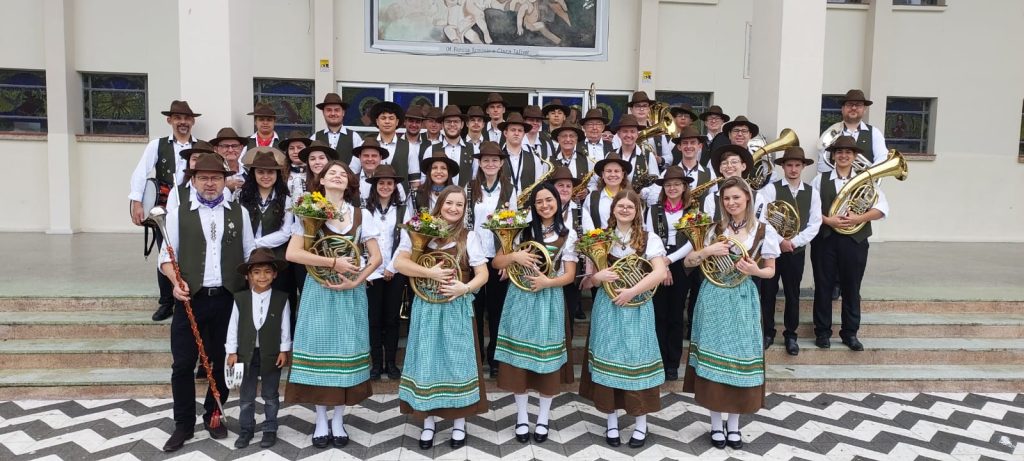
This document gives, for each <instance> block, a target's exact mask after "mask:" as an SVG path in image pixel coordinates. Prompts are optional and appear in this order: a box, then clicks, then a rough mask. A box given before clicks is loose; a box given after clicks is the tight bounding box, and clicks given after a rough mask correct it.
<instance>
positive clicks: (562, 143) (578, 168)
mask: <svg viewBox="0 0 1024 461" xmlns="http://www.w3.org/2000/svg"><path fill="white" fill-rule="evenodd" d="M551 136H553V137H554V138H555V142H557V143H558V151H557V152H556V153H555V154H554V155H552V156H551V159H550V160H551V163H552V164H554V165H555V166H556V167H557V166H563V167H566V168H568V169H569V171H571V172H572V174H573V175H574V176H575V177H577V178H580V179H581V180H582V178H583V176H585V175H586V174H587V173H588V172H590V171H592V170H593V169H594V163H596V162H595V161H593V160H592V159H591V158H590V157H589V156H588V155H587V153H586V152H584V151H582V150H581V149H582V145H581V144H580V142H579V140H580V139H581V138H583V130H581V129H580V127H578V126H576V125H575V124H568V123H567V124H565V125H562V126H560V127H558V128H556V129H555V130H554V131H552V132H551ZM588 182H589V184H587V186H588V187H591V186H592V187H597V178H596V177H594V176H591V178H590V181H588ZM585 197H586V191H583V192H581V195H580V196H579V197H576V199H577V200H583V199H584V198H585Z"/></svg>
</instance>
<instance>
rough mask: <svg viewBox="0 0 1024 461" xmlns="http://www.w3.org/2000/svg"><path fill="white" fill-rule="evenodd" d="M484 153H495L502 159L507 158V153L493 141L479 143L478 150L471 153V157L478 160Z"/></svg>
mask: <svg viewBox="0 0 1024 461" xmlns="http://www.w3.org/2000/svg"><path fill="white" fill-rule="evenodd" d="M485 155H495V156H498V157H501V158H502V160H504V159H507V158H508V154H506V153H505V151H503V150H501V146H499V145H498V143H496V142H494V141H484V142H482V143H480V152H479V153H476V154H473V158H475V159H477V160H480V158H481V157H483V156H485Z"/></svg>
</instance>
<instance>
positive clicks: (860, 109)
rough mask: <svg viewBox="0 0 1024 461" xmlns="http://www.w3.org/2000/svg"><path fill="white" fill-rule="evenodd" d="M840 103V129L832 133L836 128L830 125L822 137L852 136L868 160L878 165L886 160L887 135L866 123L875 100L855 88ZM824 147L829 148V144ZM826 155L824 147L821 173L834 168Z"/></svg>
mask: <svg viewBox="0 0 1024 461" xmlns="http://www.w3.org/2000/svg"><path fill="white" fill-rule="evenodd" d="M839 103H840V104H841V105H842V106H841V107H842V108H841V111H842V114H843V121H842V124H841V126H840V127H839V128H840V129H839V130H837V131H836V132H835V133H832V130H833V129H834V128H833V127H829V128H828V129H826V130H825V132H824V133H822V138H824V137H826V135H828V137H830V138H835V139H838V138H836V136H850V137H852V138H853V139H854V140H855V141H857V146H858V147H860V149H861V155H863V156H864V158H866V159H867V160H868V162H870V163H871V164H873V165H877V164H879V163H882V162H883V161H885V159H886V157H887V156H888V154H889V150H888V149H887V148H886V147H885V136H884V135H883V134H882V131H881V130H879V129H878V128H876V127H874V126H872V125H868V124H867V123H864V112H866V111H867V108H868V106H870V105H871V104H873V102H872V101H871V100H870V99H868V98H867V97H866V96H864V92H863V91H861V90H857V89H853V90H850V91H847V92H846V95H845V96H843V99H842V100H841V101H839ZM837 125H839V124H837ZM823 147H826V148H827V147H828V146H823ZM825 155H827V149H822V150H821V152H819V153H818V172H819V173H825V172H827V171H830V170H832V167H830V166H829V165H828V163H827V162H825V161H824V159H825Z"/></svg>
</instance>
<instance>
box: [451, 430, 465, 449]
mask: <svg viewBox="0 0 1024 461" xmlns="http://www.w3.org/2000/svg"><path fill="white" fill-rule="evenodd" d="M455 431H459V432H461V433H462V439H461V440H459V439H456V438H455ZM448 445H449V446H451V447H452V449H453V450H458V449H459V448H462V447H464V446H466V431H464V430H462V429H454V428H453V429H452V439H451V440H449V441H448Z"/></svg>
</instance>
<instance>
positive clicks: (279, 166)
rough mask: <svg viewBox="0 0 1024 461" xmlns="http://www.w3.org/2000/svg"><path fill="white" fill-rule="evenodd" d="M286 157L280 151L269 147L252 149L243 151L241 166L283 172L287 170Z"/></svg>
mask: <svg viewBox="0 0 1024 461" xmlns="http://www.w3.org/2000/svg"><path fill="white" fill-rule="evenodd" d="M287 158H288V157H287V156H286V155H285V154H284V152H281V150H280V149H278V148H276V147H270V146H262V147H254V148H252V149H249V150H247V151H245V155H243V156H242V165H245V167H246V168H262V169H264V170H283V169H285V168H287V167H286V166H285V161H286V160H287Z"/></svg>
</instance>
